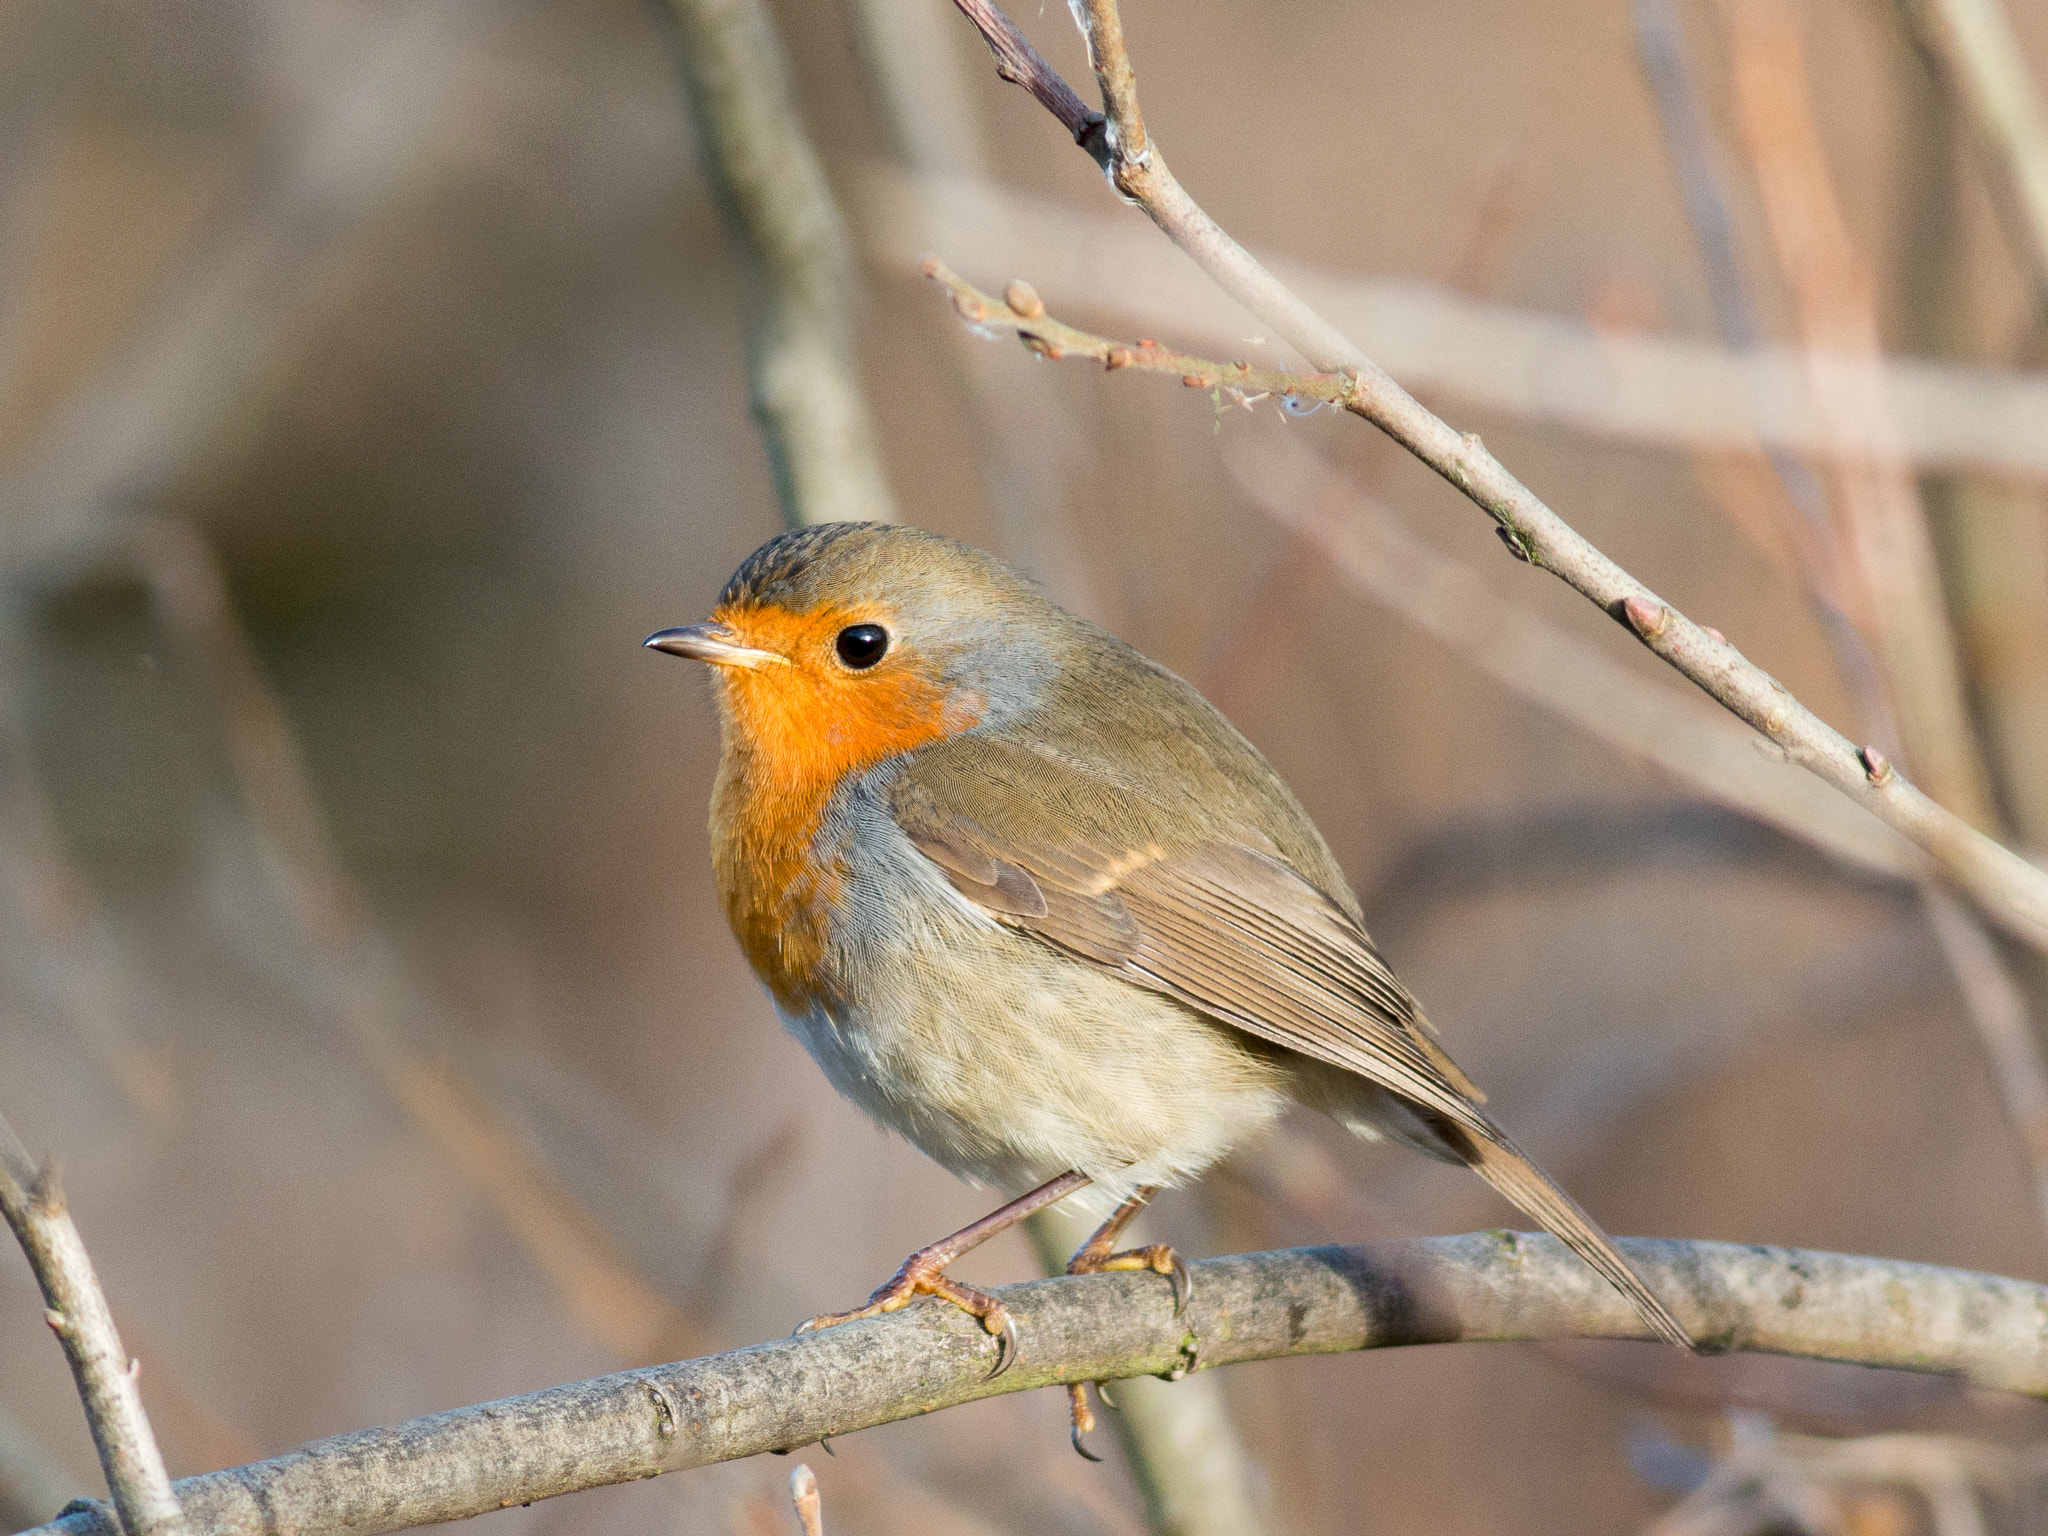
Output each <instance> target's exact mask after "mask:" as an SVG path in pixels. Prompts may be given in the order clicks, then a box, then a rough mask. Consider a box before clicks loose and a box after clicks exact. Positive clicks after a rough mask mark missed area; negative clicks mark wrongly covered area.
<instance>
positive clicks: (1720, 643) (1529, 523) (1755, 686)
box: [925, 260, 2048, 949]
mask: <svg viewBox="0 0 2048 1536" xmlns="http://www.w3.org/2000/svg"><path fill="white" fill-rule="evenodd" d="M925 272H926V275H927V276H929V277H931V278H932V279H933V280H934V281H936V282H938V283H940V284H941V285H943V286H944V287H945V288H946V290H947V292H948V293H949V294H950V295H951V296H952V299H953V304H954V307H955V308H956V309H957V310H958V311H959V312H960V315H961V317H962V318H963V319H965V320H966V321H967V322H968V323H969V324H971V325H976V326H980V327H982V328H983V329H985V330H990V331H996V330H1002V331H1011V332H1014V333H1015V334H1016V335H1018V336H1019V337H1021V338H1022V339H1023V341H1024V344H1025V345H1026V346H1028V347H1030V348H1031V349H1032V350H1033V351H1035V352H1037V353H1039V354H1040V355H1042V356H1045V357H1049V358H1055V359H1058V358H1064V357H1085V358H1090V359H1093V360H1095V361H1097V362H1100V363H1102V365H1103V366H1104V367H1105V368H1108V369H1111V370H1112V371H1113V370H1116V369H1123V368H1129V369H1135V370H1137V371H1139V372H1142V373H1163V374H1168V375H1172V376H1176V377H1178V378H1180V380H1181V381H1182V382H1183V383H1184V384H1186V385H1187V386H1188V387H1190V388H1200V389H1208V390H1212V391H1217V392H1219V397H1220V395H1221V393H1224V392H1227V393H1228V394H1230V395H1232V396H1234V397H1237V398H1239V399H1245V400H1249V399H1253V398H1256V397H1263V396H1266V395H1272V396H1275V397H1279V398H1281V399H1292V400H1294V401H1301V402H1305V401H1316V402H1321V403H1325V404H1330V405H1336V406H1339V407H1341V408H1343V409H1344V410H1347V411H1350V412H1351V413H1353V414H1354V415H1358V416H1363V417H1365V418H1366V419H1367V420H1369V421H1373V422H1375V423H1379V424H1381V425H1385V421H1384V420H1383V417H1386V416H1388V415H1390V414H1391V416H1392V417H1393V418H1394V419H1396V420H1397V421H1399V422H1400V423H1401V424H1402V426H1403V427H1404V429H1406V428H1408V427H1413V428H1415V432H1414V434H1413V440H1411V438H1410V437H1404V436H1403V435H1402V433H1401V432H1394V433H1393V435H1394V436H1395V437H1396V438H1397V439H1399V440H1400V441H1401V442H1402V443H1403V445H1404V446H1407V447H1409V448H1411V449H1413V450H1414V451H1415V452H1416V453H1417V455H1418V456H1419V457H1421V458H1422V459H1423V460H1424V462H1426V463H1428V464H1429V465H1430V466H1431V467H1432V468H1434V469H1437V470H1438V471H1439V472H1440V473H1441V474H1443V476H1444V477H1445V478H1446V479H1447V480H1449V481H1450V482H1451V483H1452V484H1453V485H1455V486H1456V487H1458V489H1460V490H1462V491H1464V492H1465V494H1466V495H1468V496H1470V497H1471V498H1472V500H1474V501H1475V502H1477V503H1478V504H1479V505H1480V506H1481V507H1482V508H1483V509H1484V510H1485V511H1486V512H1487V513H1489V514H1490V515H1491V516H1492V517H1493V519H1494V521H1495V522H1496V523H1497V524H1498V525H1499V529H1500V533H1501V537H1502V540H1503V541H1504V542H1505V543H1506V544H1507V546H1508V548H1509V550H1510V552H1512V553H1513V554H1514V555H1515V556H1516V558H1518V559H1521V560H1526V561H1528V562H1529V563H1531V564H1533V565H1539V566H1542V567H1543V568H1545V569H1546V570H1549V571H1552V572H1553V573H1555V574H1556V575H1558V576H1561V577H1563V578H1564V580H1565V581H1566V582H1568V583H1569V584H1570V585H1571V586H1573V587H1574V588H1576V589H1577V590H1578V591H1579V592H1581V593H1583V594H1584V595H1585V596H1586V597H1588V598H1591V599H1592V600H1593V601H1594V602H1595V603H1597V604H1599V606H1600V607H1601V608H1602V609H1603V610H1605V611H1606V612H1607V613H1608V614H1609V616H1610V617H1612V618H1614V619H1616V620H1618V621H1619V622H1621V623H1623V624H1625V625H1626V626H1627V627H1628V628H1629V629H1630V630H1631V631H1632V632H1633V633H1634V634H1635V636H1636V638H1637V639H1639V640H1641V641H1642V642H1643V644H1645V645H1646V646H1648V647H1649V648H1650V649H1651V650H1652V651H1654V652H1655V653H1656V654H1657V655H1659V656H1661V657H1662V658H1663V659H1664V660H1665V661H1667V662H1669V663H1670V664H1671V665H1672V666H1673V667H1675V668H1677V670H1678V671H1679V672H1681V673H1683V674H1684V675H1685V676H1686V677H1688V678H1690V679H1691V680H1692V681H1693V682H1695V683H1697V684H1698V685H1699V686H1700V687H1701V688H1703V689H1705V690H1706V692H1707V693H1708V694H1709V695H1711V696H1712V697H1713V698H1714V699H1716V700H1718V701H1719V702H1720V703H1721V704H1723V705H1725V706H1726V707H1727V708H1728V709H1730V710H1732V711H1733V712H1734V713H1735V714H1736V715H1738V716H1740V717H1741V718H1742V719H1743V720H1746V721H1747V722H1748V723H1749V724H1750V725H1752V726H1754V727H1755V728H1756V729H1757V730H1758V731H1759V732H1761V733H1762V734H1763V735H1764V736H1765V737H1767V738H1768V739H1769V740H1770V741H1771V742H1772V743H1774V744H1775V745H1776V746H1777V747H1778V748H1779V749H1780V750H1781V751H1782V753H1783V754H1784V756H1785V758H1786V759H1787V760H1788V761H1790V762H1793V763H1797V764H1798V765H1799V766H1801V767H1803V768H1806V769H1808V770H1809V771H1811V772H1813V773H1815V774H1817V775H1819V777H1820V778H1822V779H1823V780H1825V781H1826V782H1827V783H1830V784H1832V785H1834V786H1835V788H1837V789H1839V790H1841V791H1842V792H1843V793H1844V794H1846V795H1848V796H1849V797H1850V798H1851V799H1852V800H1854V801H1856V802H1857V803H1858V804H1859V805H1861V806H1863V807H1864V808H1865V809H1866V810H1868V811H1870V812H1872V813H1873V814H1874V815H1876V816H1877V817H1878V818H1879V819H1880V820H1882V821H1884V822H1886V823H1888V824H1889V825H1890V826H1891V827H1892V828H1893V829H1894V830H1896V831H1898V832H1901V833H1903V834H1904V835H1905V836H1906V837H1908V838H1910V839H1911V840H1912V841H1913V842H1915V843H1917V844H1919V845H1920V847H1921V848H1923V849H1924V850H1926V852H1928V853H1930V854H1932V855H1933V856H1934V859H1935V861H1936V862H1937V863H1938V864H1939V865H1940V866H1941V868H1942V869H1943V870H1944V871H1945V872H1946V873H1947V874H1948V876H1949V878H1950V879H1952V880H1953V881H1954V882H1955V883H1956V885H1957V886H1959V887H1960V888H1961V889H1962V890H1963V891H1964V892H1965V893H1966V894H1968V895H1969V896H1970V897H1971V898H1972V899H1973V900H1974V901H1976V902H1977V904H1978V905H1979V906H1980V907H1981V908H1982V909H1983V910H1984V912H1985V913H1986V914H1987V915H1988V916H1989V917H1990V918H1991V919H1992V920H1993V921H1994V922H1996V923H1998V924H1999V925H2000V926H2001V927H2003V928H2005V929H2006V930H2007V931H2009V932H2011V933H2013V934H2014V935H2015V936H2017V937H2019V938H2021V939H2024V940H2026V941H2027V942H2028V943H2030V944H2033V945H2035V946H2037V947H2040V948H2043V949H2048V874H2044V873H2043V872H2042V871H2040V870H2038V869H2036V868H2035V867H2034V866H2033V865H2031V864H2029V863H2027V862H2026V860H2024V859H2022V858H2020V857H2019V855H2017V854H2015V853H2013V852H2012V851H2011V850H2010V849H2007V848H2005V847H2002V846H2001V845H2000V844H1998V843H1996V842H1993V841H1992V840H1991V839H1990V838H1988V837H1986V836H1984V835H1983V834H1982V833H1981V832H1978V831H1977V830H1976V829H1975V828H1973V827H1971V826H1970V825H1969V824H1968V823H1967V822H1965V821H1963V820H1961V819H1960V818H1959V817H1957V816H1955V815H1954V814H1952V813H1951V812H1949V811H1948V810H1946V809H1944V808H1943V807H1942V806H1941V805H1939V804H1937V803H1936V802H1935V801H1934V800H1932V799H1930V798H1929V797H1928V796H1927V795H1926V794H1924V793H1922V792H1921V791H1920V790H1919V789H1917V788H1915V787H1914V786H1913V785H1912V784H1911V783H1909V782H1908V781H1907V780H1906V778H1905V777H1904V775H1902V774H1900V773H1899V772H1898V771H1897V770H1896V769H1894V768H1893V767H1892V765H1891V763H1890V761H1889V760H1888V759H1887V758H1886V757H1885V756H1884V754H1883V753H1881V752H1878V751H1876V750H1875V749H1873V748H1868V747H1865V748H1862V749H1860V750H1859V749H1858V748H1856V747H1853V746H1851V745H1850V743H1849V742H1848V741H1847V740H1846V739H1845V738H1844V737H1843V736H1842V735H1841V734H1840V733H1839V732H1837V731H1836V730H1835V729H1834V728H1833V727H1832V726H1829V725H1828V724H1827V723H1826V722H1824V721H1822V720H1821V719H1820V718H1819V717H1818V716H1817V715H1815V714H1813V713H1812V712H1811V711H1810V710H1808V709H1806V708H1805V707H1804V706H1803V705H1801V704H1800V703H1799V701H1798V700H1797V699H1795V698H1793V697H1792V695H1791V693H1790V691H1789V690H1787V689H1786V688H1785V686H1784V685H1783V684H1782V683H1780V682H1779V681H1778V680H1777V679H1776V678H1774V677H1772V676H1771V675H1770V674H1769V673H1768V672H1766V671H1764V670H1763V668H1761V667H1759V666H1758V665H1757V664H1756V663H1755V662H1753V661H1751V660H1750V659H1749V658H1748V657H1746V656H1744V655H1743V654H1742V652H1741V651H1739V650H1737V649H1736V648H1735V647H1734V646H1733V645H1731V644H1729V642H1728V641H1727V640H1726V639H1725V638H1724V637H1723V636H1722V635H1721V634H1720V633H1719V632H1718V631H1713V630H1709V629H1707V628H1705V627H1704V626H1702V625H1699V624H1695V623H1694V622H1693V621H1692V620H1691V619H1688V618H1686V617H1685V616H1684V615H1683V614H1681V613H1679V612H1678V611H1677V610H1676V609H1674V608H1672V607H1671V606H1670V605H1668V604H1667V603H1665V602H1664V601H1663V600H1662V599H1661V598H1659V597H1658V596H1657V595H1656V594H1655V593H1653V592H1652V591H1650V589H1649V588H1648V587H1646V586H1644V585H1643V584H1642V583H1641V582H1639V581H1637V580H1636V579H1635V578H1634V577H1633V576H1631V575H1629V574H1628V572H1626V571H1624V570H1623V569H1622V568H1621V567H1620V566H1618V565H1616V564H1615V563H1614V562H1613V561H1612V560H1610V559H1609V558H1608V557H1607V556H1606V555H1604V554H1602V553H1601V552H1600V551H1599V550H1598V549H1596V548H1595V547H1594V546H1593V545H1592V544H1591V543H1590V542H1588V541H1587V540H1586V539H1585V538H1584V537H1583V536H1582V535H1580V534H1579V533H1577V532H1575V531H1574V530H1573V529H1571V528H1570V527H1569V526H1568V525H1567V524H1566V523H1565V522H1564V520H1563V519H1562V518H1560V517H1559V516H1558V515H1557V514H1556V513H1555V512H1553V511H1551V510H1550V508H1549V507H1547V506H1545V505H1544V504H1543V502H1542V501H1540V500H1538V499H1537V497H1536V496H1535V494H1534V493H1533V492H1531V491H1530V490H1529V489H1528V488H1527V487H1526V486H1524V485H1522V483H1521V482H1520V481H1518V480H1516V479H1515V478H1514V476H1513V475H1511V474H1509V473H1508V471H1507V470H1506V468H1504V467H1503V466H1502V465H1501V463H1500V461H1499V460H1498V459H1496V458H1494V457H1493V455H1492V454H1490V453H1488V452H1487V451H1486V448H1485V446H1484V445H1483V444H1482V443H1481V442H1480V441H1479V438H1478V436H1477V435H1476V434H1473V433H1466V434H1465V435H1464V436H1462V437H1460V436H1459V435H1458V434H1457V433H1456V432H1454V431H1453V430H1452V429H1451V428H1450V427H1448V426H1446V425H1445V424H1444V423H1443V422H1441V421H1439V420H1438V419H1437V418H1436V417H1435V416H1433V415H1431V414H1430V413H1429V412H1428V411H1427V410H1425V409H1424V408H1423V407H1422V406H1421V405H1420V404H1418V403H1417V402H1416V401H1415V400H1414V399H1413V398H1412V397H1411V396H1409V395H1408V394H1407V393H1406V392H1405V391H1403V390H1402V389H1401V388H1400V386H1399V385H1397V384H1395V383H1394V382H1393V381H1392V380H1391V379H1388V378H1387V377H1386V375H1385V374H1379V373H1377V371H1376V370H1375V371H1374V372H1372V373H1368V372H1367V371H1366V370H1364V369H1347V370H1346V371H1345V372H1343V373H1341V374H1301V373H1289V372H1287V371H1285V370H1283V369H1276V368H1255V367H1252V366H1251V365H1250V364H1248V363H1221V362H1215V361H1212V360H1210V359H1207V358H1199V357H1190V356H1188V355H1186V354H1184V353H1180V352H1175V351H1173V350H1171V349H1170V348H1166V347H1161V346H1158V345H1150V346H1147V345H1144V344H1143V343H1140V344H1137V345H1131V344H1129V343H1124V342H1117V341H1111V340H1110V339H1108V338H1107V337H1102V336H1095V335H1092V334H1090V333H1089V332H1086V331H1082V330H1078V329H1076V328H1075V327H1073V326H1070V325H1064V324H1062V323H1061V322H1059V321H1057V320H1054V319H1052V318H1051V317H1050V316H1048V315H1047V314H1046V313H1045V306H1044V304H1043V303H1042V302H1041V301H1040V300H1039V298H1038V296H1037V295H1036V294H1035V293H1033V292H1032V291H1031V289H1030V288H1029V287H1027V286H1026V285H1024V284H1022V283H1013V284H1011V285H1010V287H1009V289H1007V290H1006V294H1005V297H1004V298H1003V299H1000V300H998V299H992V298H990V297H989V296H988V295H987V294H985V293H982V292H981V291H980V290H979V289H977V288H975V287H974V286H973V285H971V284H969V283H967V282H966V281H965V280H963V279H962V278H960V277H958V276H956V275H955V274H954V273H952V272H951V271H950V270H948V269H947V268H946V266H945V265H944V263H942V262H939V261H937V260H932V261H930V262H927V263H926V267H925ZM1389 430H1390V431H1391V430H1392V429H1391V428H1390V429H1389ZM1418 444H1419V445H1420V446H1418Z"/></svg>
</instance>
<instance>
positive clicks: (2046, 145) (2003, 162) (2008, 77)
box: [1899, 0, 2048, 306]
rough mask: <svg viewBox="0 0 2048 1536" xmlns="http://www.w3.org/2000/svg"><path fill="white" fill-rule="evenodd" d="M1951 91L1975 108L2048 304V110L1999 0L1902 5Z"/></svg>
mask: <svg viewBox="0 0 2048 1536" xmlns="http://www.w3.org/2000/svg"><path fill="white" fill-rule="evenodd" d="M1899 9H1900V10H1901V11H1903V12H1904V13H1905V16H1906V21H1907V24H1908V25H1909V26H1910V27H1911V29H1912V32H1913V36H1914V37H1915V38H1916V39H1917V40H1918V42H1919V44H1920V46H1921V48H1922V49H1923V50H1924V51H1925V52H1926V53H1927V55H1928V56H1929V57H1930V58H1931V59H1932V60H1933V61H1934V65H1935V68H1936V70H1937V72H1938V73H1939V74H1940V75H1941V78H1942V81H1943V83H1944V84H1945V85H1946V86H1947V88H1948V90H1949V92H1950V93H1951V94H1952V95H1954V96H1955V97H1956V98H1957V99H1958V100H1959V101H1961V102H1962V103H1963V105H1964V107H1965V108H1966V109H1967V110H1968V113H1969V117H1970V124H1971V127H1972V128H1973V129H1974V137H1975V138H1976V140H1977V143H1978V146H1979V148H1980V150H1981V151H1982V153H1983V156H1984V160H1985V164H1986V169H1987V170H1988V171H1989V173H1990V174H1989V179H1990V182H1991V184H1992V187H1993V188H1994V189H1995V192H1996V194H1997V195H1996V197H1995V199H1994V200H1995V201H1996V203H1997V204H1998V208H1999V212H2000V213H2001V214H2002V215H2003V217H2004V219H2005V222H2006V226H2007V228H2008V230H2009V231H2010V233H2011V237H2012V241H2013V244H2014V245H2015V246H2016V247H2018V250H2019V252H2020V255H2021V257H2022V259H2023V260H2024V261H2025V263H2026V265H2027V269H2028V272H2029V275H2030V276H2031V277H2032V279H2033V282H2034V286H2035V290H2036V292H2037V294H2038V296H2039V297H2038V301H2037V302H2039V303H2040V304H2042V305H2044V306H2048V107H2044V106H2043V104H2042V100H2041V93H2040V90H2039V88H2038V87H2037V86H2036V85H2035V83H2034V78H2033V75H2032V73H2031V72H2030V71H2029V70H2028V68H2027V56H2026V54H2025V52H2024V51H2023V50H2022V49H2021V48H2020V41H2019V38H2018V37H2016V36H2015V35H2014V33H2013V29H2012V22H2011V21H2010V20H2009V19H2008V18H2007V16H2006V14H2005V8H2004V7H2003V6H2002V5H2001V4H2000V3H1999V0H1899Z"/></svg>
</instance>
